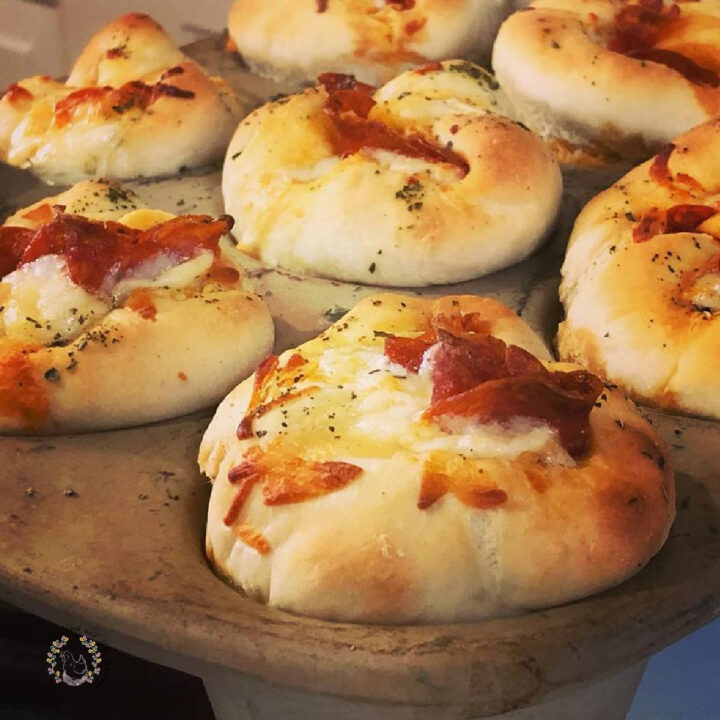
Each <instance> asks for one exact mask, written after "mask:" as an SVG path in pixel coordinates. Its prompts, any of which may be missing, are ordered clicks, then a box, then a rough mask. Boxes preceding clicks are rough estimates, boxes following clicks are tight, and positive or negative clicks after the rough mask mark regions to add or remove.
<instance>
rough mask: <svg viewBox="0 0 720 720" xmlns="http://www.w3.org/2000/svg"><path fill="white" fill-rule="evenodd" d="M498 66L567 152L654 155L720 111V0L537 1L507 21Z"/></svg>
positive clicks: (592, 156) (511, 91)
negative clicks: (664, 144)
mask: <svg viewBox="0 0 720 720" xmlns="http://www.w3.org/2000/svg"><path fill="white" fill-rule="evenodd" d="M493 67H494V68H495V72H496V74H497V77H498V80H499V81H500V84H501V85H502V88H503V90H504V91H505V92H506V93H507V95H508V97H509V98H510V100H511V102H512V103H513V106H514V108H515V111H516V113H517V117H518V118H519V119H520V120H522V121H523V122H524V123H525V124H526V125H528V126H529V127H531V128H532V129H533V130H535V131H536V132H538V133H540V134H541V135H542V136H543V137H545V138H546V139H548V140H549V141H551V143H552V144H553V146H554V148H555V149H556V151H557V152H558V154H559V156H560V158H561V159H562V160H564V161H566V162H571V163H579V164H598V163H601V164H602V163H608V162H612V161H617V160H620V159H630V160H633V159H636V160H640V159H645V158H647V157H648V156H649V155H651V154H652V153H653V152H654V151H655V150H657V148H658V147H659V146H660V145H661V144H663V143H666V142H669V141H670V140H671V139H672V138H673V137H675V136H676V135H679V134H680V133H683V132H685V131H687V130H689V129H690V128H691V127H693V126H695V125H697V124H698V123H701V122H704V121H705V120H707V119H709V118H711V117H713V116H715V115H717V114H718V112H720V74H719V73H720V2H718V0H698V1H697V2H668V1H663V0H535V1H534V2H533V3H531V5H530V7H529V8H527V9H526V10H524V11H521V12H517V13H515V14H514V15H512V16H510V18H508V20H507V21H506V22H505V23H504V24H503V26H502V28H501V29H500V32H499V34H498V38H497V42H496V43H495V47H494V50H493Z"/></svg>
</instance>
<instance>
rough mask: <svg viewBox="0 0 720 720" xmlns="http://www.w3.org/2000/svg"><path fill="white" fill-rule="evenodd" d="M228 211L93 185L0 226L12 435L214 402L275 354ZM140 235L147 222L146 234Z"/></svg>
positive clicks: (2, 418)
mask: <svg viewBox="0 0 720 720" xmlns="http://www.w3.org/2000/svg"><path fill="white" fill-rule="evenodd" d="M230 224H231V223H230V221H229V219H228V218H220V219H219V220H215V221H213V220H212V218H209V217H207V216H202V215H194V216H193V215H189V216H185V217H184V218H180V217H178V218H175V217H174V216H172V215H170V214H168V213H164V212H161V211H159V210H149V209H143V208H142V206H141V204H140V203H139V201H138V199H137V197H135V196H134V195H133V193H132V192H131V191H130V190H128V189H127V188H123V187H122V186H120V185H118V184H116V183H113V182H109V181H84V182H82V183H79V184H78V185H75V186H74V187H73V188H71V189H70V190H68V191H67V192H64V193H62V194H60V195H57V196H55V197H52V198H46V199H45V200H41V201H40V202H38V203H35V204H34V205H32V206H30V207H29V208H25V209H24V210H21V211H19V212H18V213H17V214H15V215H14V216H12V217H11V218H9V219H8V220H7V222H6V223H5V225H3V226H2V227H0V277H1V278H2V280H1V282H0V432H3V433H19V432H30V433H53V432H70V431H85V430H99V429H105V428H112V427H120V426H128V425H139V424H143V423H148V422H153V421H156V420H161V419H164V418H168V417H173V416H176V415H182V414H184V413H188V412H192V411H195V410H199V409H201V408H204V407H208V406H210V405H212V404H214V403H216V402H217V401H219V400H220V398H222V397H223V396H224V395H225V394H226V393H227V392H228V390H229V389H230V388H232V387H233V386H234V385H235V384H236V383H237V382H238V381H239V380H240V379H242V378H243V377H246V376H247V375H248V374H249V373H250V372H252V371H253V370H254V369H255V368H256V367H257V365H258V363H259V362H260V360H261V359H262V358H263V357H265V355H267V353H268V352H270V350H271V348H272V343H273V334H274V333H273V323H272V319H271V317H270V314H269V312H268V310H267V308H266V306H265V304H264V303H263V302H262V300H260V299H259V298H258V297H256V296H255V295H253V294H251V293H249V292H248V291H246V290H245V289H243V286H242V279H241V277H240V274H239V272H238V271H237V270H236V269H235V268H234V267H233V266H232V265H231V264H230V262H229V261H228V260H227V259H226V254H225V251H224V250H223V242H225V243H227V242H229V241H227V240H224V241H223V240H220V238H221V236H222V235H223V234H224V233H225V232H226V231H227V229H228V226H229V225H230ZM141 231H146V232H145V233H144V234H143V233H142V232H141Z"/></svg>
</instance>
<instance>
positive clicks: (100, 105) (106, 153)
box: [0, 13, 242, 184]
mask: <svg viewBox="0 0 720 720" xmlns="http://www.w3.org/2000/svg"><path fill="white" fill-rule="evenodd" d="M241 110H242V109H241V106H240V103H239V101H238V99H237V98H236V97H235V95H234V94H233V92H232V91H231V89H230V87H229V85H228V84H227V83H226V82H225V81H224V80H222V79H221V78H218V77H210V76H208V75H206V74H205V73H204V72H203V70H201V69H200V67H198V66H197V65H196V64H195V63H194V62H193V61H192V60H190V59H189V58H188V57H187V56H186V55H184V54H183V53H182V52H181V51H180V50H179V49H178V48H177V47H176V46H175V44H174V43H173V42H172V40H171V39H170V37H169V36H168V35H167V34H166V33H165V31H164V30H163V29H162V28H161V27H160V26H159V25H158V24H157V23H156V22H155V21H154V20H153V19H152V18H150V17H149V16H147V15H141V14H138V13H134V14H130V15H124V16H122V17H120V18H118V19H117V20H115V21H114V22H112V23H110V24H109V25H107V26H106V27H104V28H103V29H102V30H100V31H99V32H98V33H97V34H96V35H95V36H94V37H93V38H92V40H91V41H90V43H89V45H88V46H87V47H86V48H85V50H84V51H83V52H82V54H81V55H80V57H79V58H78V59H77V61H76V63H75V65H74V67H73V69H72V71H71V73H70V76H69V77H68V79H67V82H65V83H62V82H57V81H55V80H52V79H51V78H49V77H47V76H45V75H38V76H35V77H31V78H28V79H26V80H21V81H19V82H18V83H14V84H13V85H11V86H10V88H9V89H8V90H7V92H6V93H5V95H4V96H3V98H2V99H1V100H0V160H3V161H4V162H6V163H9V164H10V165H15V166H18V167H21V168H27V169H28V170H30V171H31V172H33V173H34V174H35V175H37V176H38V177H40V178H42V179H43V180H44V181H46V182H49V183H63V184H69V183H73V182H76V181H77V180H81V179H83V178H90V177H102V176H109V177H114V178H117V179H129V178H137V177H153V176H160V175H170V174H172V173H176V172H178V171H179V170H180V169H182V168H191V167H198V166H201V165H205V164H207V163H210V162H213V161H215V160H218V159H220V158H221V157H222V154H223V152H224V151H225V148H226V147H227V143H228V141H229V139H230V137H231V135H232V133H233V130H234V129H235V126H236V125H237V121H238V119H239V118H240V116H241V115H242V112H241Z"/></svg>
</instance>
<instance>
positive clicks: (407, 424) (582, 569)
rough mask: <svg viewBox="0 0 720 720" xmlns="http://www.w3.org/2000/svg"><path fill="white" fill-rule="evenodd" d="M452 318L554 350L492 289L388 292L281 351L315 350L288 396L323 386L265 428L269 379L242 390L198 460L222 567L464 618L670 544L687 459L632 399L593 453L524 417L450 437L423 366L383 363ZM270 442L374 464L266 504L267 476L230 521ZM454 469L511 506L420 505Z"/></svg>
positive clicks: (322, 609) (637, 562)
mask: <svg viewBox="0 0 720 720" xmlns="http://www.w3.org/2000/svg"><path fill="white" fill-rule="evenodd" d="M448 313H450V314H453V313H454V314H457V313H461V314H466V313H479V315H480V317H481V318H482V319H483V320H484V321H486V322H487V328H488V330H489V332H491V333H493V334H496V335H498V336H500V337H502V338H503V339H504V340H505V341H506V342H508V343H513V344H518V345H520V346H521V347H525V348H527V349H529V350H531V351H532V352H535V353H538V354H539V355H540V356H541V357H545V358H546V357H548V356H547V353H546V351H544V349H543V348H542V345H541V343H540V341H539V339H538V338H537V336H535V335H534V333H532V331H531V330H530V329H529V328H528V326H527V325H525V323H523V322H522V321H521V320H520V319H519V318H518V317H517V316H516V315H514V313H512V312H511V311H509V310H508V309H507V308H505V307H504V306H502V305H500V304H499V303H497V302H495V301H493V300H489V299H487V298H474V297H469V296H459V297H448V298H441V299H439V300H424V299H419V298H409V297H402V296H396V295H378V296H373V297H371V298H368V299H366V300H363V301H362V302H361V303H359V304H358V305H357V306H356V307H355V308H354V309H353V310H352V311H351V312H350V313H348V315H346V316H345V317H344V318H343V319H342V320H341V321H339V322H338V323H336V325H334V326H333V327H332V328H330V329H329V330H328V331H327V332H326V333H324V334H323V335H321V336H320V337H318V338H316V339H315V340H312V341H310V342H309V343H306V344H304V345H302V346H300V347H299V348H297V349H296V350H291V351H288V352H287V353H286V354H285V355H283V356H281V358H280V361H279V366H280V367H281V368H282V367H283V365H284V364H285V363H287V362H289V361H290V360H291V358H292V357H295V356H296V355H298V354H299V355H301V356H302V357H303V358H304V359H305V360H306V361H307V362H306V364H304V365H301V366H299V369H295V370H293V373H299V372H302V373H303V379H302V380H299V381H298V382H296V383H295V384H294V385H292V387H290V388H288V387H287V386H283V387H285V388H286V391H288V392H292V391H294V390H296V389H299V388H302V387H303V386H304V385H309V386H312V387H313V388H314V389H313V391H312V395H311V397H310V399H308V398H307V397H305V399H302V400H297V401H288V402H285V403H284V404H283V405H282V406H278V407H277V408H276V409H275V410H271V411H269V412H267V413H266V414H264V415H263V416H262V418H261V419H258V420H256V421H255V424H254V426H253V429H254V430H255V431H257V432H256V433H255V435H254V437H252V438H251V439H246V440H238V438H237V436H236V430H237V427H238V424H239V423H240V421H241V419H242V418H243V416H244V415H245V412H246V410H247V408H248V404H249V402H250V397H251V395H252V394H253V391H252V388H253V383H254V380H253V379H248V380H247V381H245V382H244V383H242V384H241V385H240V386H238V387H237V388H236V389H235V390H234V391H233V392H232V393H230V395H229V396H228V397H227V398H226V399H225V401H224V402H223V403H222V404H221V406H220V408H219V409H218V412H217V414H216V416H215V418H214V419H213V421H212V423H211V424H210V427H209V428H208V430H207V432H206V434H205V437H204V439H203V442H202V444H201V448H200V456H199V462H200V467H201V469H202V470H203V471H204V472H205V473H206V474H207V475H208V476H209V477H210V478H211V479H212V480H213V481H214V486H213V492H212V495H211V499H210V507H209V514H208V528H207V536H206V547H207V554H208V558H209V559H210V561H211V563H212V564H213V565H214V567H215V568H216V570H217V571H218V572H219V573H220V574H221V575H223V576H224V577H226V578H228V579H229V580H230V581H231V582H233V583H235V584H236V585H238V586H239V587H240V588H242V589H243V590H244V591H245V592H246V593H247V594H248V595H250V596H251V597H254V598H257V599H259V600H262V601H264V602H268V603H269V604H270V605H273V606H276V607H280V608H283V609H286V610H290V611H293V612H297V613H300V614H306V615H312V616H316V617H323V618H328V619H334V620H347V621H359V622H388V623H405V622H453V621H459V620H471V619H479V618H485V617H497V616H502V615H510V614H514V613H518V612H522V611H525V610H528V609H532V608H538V607H544V606H548V605H553V604H558V603H562V602H568V601H570V600H573V599H576V598H579V597H582V596H584V595H587V594H590V593H593V592H598V591H600V590H602V589H605V588H607V587H609V586H611V585H613V584H615V583H617V582H620V581H622V580H624V579H626V578H627V577H630V576H631V575H633V574H634V573H636V572H637V571H638V570H639V569H640V567H642V566H643V565H644V564H645V563H646V562H647V561H648V559H649V558H650V557H652V556H653V555H654V554H655V553H656V552H657V551H658V550H659V549H660V547H661V546H662V544H663V542H664V540H665V538H666V537H667V533H668V530H669V526H670V524H671V522H672V519H673V516H674V485H673V472H672V467H671V461H670V459H669V457H668V450H667V448H666V447H665V445H664V443H663V442H662V440H661V439H660V438H659V437H658V436H657V434H656V433H655V432H654V430H653V429H652V427H651V426H650V425H649V424H648V423H647V422H646V421H645V420H644V419H643V418H642V417H641V416H640V415H639V414H638V413H637V412H636V411H635V409H634V407H633V406H632V404H631V403H630V402H628V401H627V400H625V399H624V398H623V397H622V396H620V395H619V394H618V393H616V392H613V391H611V390H606V391H604V392H603V393H602V395H601V397H600V398H599V399H598V403H597V406H596V407H595V408H594V409H593V411H592V413H591V415H590V426H591V431H592V440H591V445H590V450H589V451H588V453H587V454H586V455H585V456H582V457H580V458H578V459H577V461H572V460H570V459H569V458H568V456H567V455H563V453H560V454H559V455H558V454H557V452H556V451H557V446H555V445H552V443H553V442H554V441H552V440H551V441H550V444H544V443H546V440H548V438H549V437H550V436H545V435H542V437H541V436H540V435H538V434H536V433H544V432H545V431H546V430H543V429H542V428H541V427H539V426H532V427H530V426H524V425H515V426H513V428H514V429H512V428H505V429H504V430H499V433H500V434H499V435H494V436H493V435H492V432H490V431H489V430H488V427H487V426H480V425H472V426H470V427H468V426H464V427H459V426H458V427H457V428H455V429H454V430H453V431H452V432H450V431H444V432H443V431H439V430H436V431H434V430H432V429H430V430H428V428H427V427H426V426H424V425H423V424H422V422H421V421H420V420H419V416H420V415H421V414H422V409H423V407H426V405H427V403H428V402H429V397H430V396H429V390H428V389H427V388H425V389H423V388H424V387H425V386H424V385H423V383H424V382H425V383H427V382H429V379H428V378H427V377H426V376H424V375H422V373H421V375H413V374H411V373H409V374H408V375H407V377H404V378H401V379H396V378H394V377H393V375H392V372H389V371H386V370H384V369H383V368H384V366H383V365H382V363H381V362H380V360H378V357H379V356H382V352H383V344H384V338H385V337H386V336H387V334H394V335H401V336H408V337H416V336H418V335H419V334H421V333H423V332H425V331H426V330H427V329H428V327H429V322H430V319H431V318H432V317H435V316H437V315H438V314H448ZM373 357H375V359H374V360H373ZM296 362H297V361H296ZM546 365H547V367H549V368H552V369H560V370H572V369H575V367H574V366H568V365H563V364H559V363H553V362H551V361H549V360H548V361H546ZM370 368H375V369H374V370H371V369H370ZM378 368H379V369H378ZM394 372H395V373H398V374H400V373H399V371H398V370H397V367H396V368H395V370H394ZM281 373H282V371H281ZM281 376H282V375H281ZM353 396H354V397H353ZM303 408H305V410H303ZM328 412H330V413H331V414H332V415H331V417H328V415H327V413H328ZM330 424H332V433H328V429H327V425H330ZM496 431H497V429H496ZM489 432H490V434H488V433H489ZM493 432H495V431H493ZM428 433H429V434H428ZM460 437H462V438H464V439H463V440H460V439H459V438H460ZM551 447H552V448H555V450H551ZM479 448H482V449H479ZM262 452H269V453H275V452H280V453H285V454H288V453H289V454H290V455H291V456H294V455H293V454H297V455H298V456H301V457H303V458H306V459H308V460H309V459H312V460H313V461H317V462H320V463H323V462H328V461H331V462H339V463H348V464H350V465H352V466H355V467H360V468H362V473H361V474H359V475H357V476H356V477H354V478H353V479H352V480H350V481H349V482H346V483H345V484H344V485H343V486H342V488H337V489H335V490H334V491H330V492H328V493H326V494H325V495H322V496H320V497H315V498H314V499H313V500H306V501H301V502H296V503H294V504H288V505H283V504H273V505H268V504H266V503H265V502H264V501H263V493H264V492H265V491H264V489H263V486H262V481H259V483H260V484H259V485H254V486H253V487H252V489H251V491H250V493H249V495H248V497H247V499H246V500H245V501H244V504H242V506H241V510H240V512H239V515H238V517H237V520H235V519H233V520H232V521H231V522H229V524H225V523H224V522H223V518H227V513H228V510H229V508H230V506H231V505H232V504H233V502H234V501H235V498H236V497H237V494H238V488H239V485H238V484H237V479H236V482H235V483H231V482H230V481H229V480H228V473H229V472H230V470H231V469H232V468H236V467H238V466H244V468H245V469H246V468H247V467H248V465H247V464H246V463H248V461H249V460H250V458H252V457H254V456H256V455H257V453H262ZM284 456H286V455H284ZM251 464H252V463H251ZM438 468H442V469H443V471H444V472H446V473H448V474H449V475H450V476H451V477H452V478H453V481H454V482H456V483H458V488H460V489H462V488H463V487H464V486H465V484H468V487H469V486H470V485H472V486H473V487H474V486H475V485H477V484H478V482H480V485H481V486H482V487H483V488H486V489H487V490H491V489H492V488H495V491H494V492H495V493H496V495H495V496H494V497H497V491H502V492H504V493H505V494H506V496H507V498H506V501H504V502H499V504H498V503H496V504H495V505H493V506H491V505H487V506H486V507H485V509H480V507H479V506H475V507H472V506H470V505H468V504H465V503H464V502H463V501H461V500H460V499H459V498H461V497H462V493H461V492H460V491H458V492H460V494H456V493H455V491H454V490H452V491H450V492H448V493H447V494H446V495H444V496H443V497H441V498H440V499H438V500H437V501H436V502H435V503H433V504H432V505H431V506H427V507H425V508H424V509H421V508H420V507H419V497H420V490H421V485H422V484H423V478H424V477H426V473H427V472H428V471H430V472H437V471H438ZM242 472H244V470H241V471H240V474H242ZM236 473H237V471H236ZM236 478H237V475H236ZM478 478H480V479H481V481H479V480H478ZM480 489H482V488H480ZM236 522H237V523H241V524H244V525H246V526H249V527H252V528H253V529H255V530H256V531H258V532H260V533H261V534H262V535H263V537H264V538H265V539H266V541H267V543H268V547H266V548H264V549H263V552H259V551H258V550H257V549H253V548H252V547H251V546H250V545H248V544H246V543H245V542H244V541H243V540H242V539H240V538H239V536H238V534H236V532H235V528H236V525H234V523H236ZM271 579H272V580H271Z"/></svg>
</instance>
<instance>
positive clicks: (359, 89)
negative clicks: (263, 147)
mask: <svg viewBox="0 0 720 720" xmlns="http://www.w3.org/2000/svg"><path fill="white" fill-rule="evenodd" d="M318 82H319V83H320V84H321V85H322V86H323V87H324V88H325V91H326V92H327V94H328V99H327V101H326V103H325V112H326V113H327V115H328V116H329V117H330V120H331V122H332V125H333V138H332V140H333V144H334V146H335V153H336V154H337V155H339V156H340V157H342V158H345V157H349V156H350V155H354V154H355V153H358V152H360V151H361V150H363V149H364V148H373V149H376V150H389V151H390V152H395V153H398V154H399V155H405V156H406V157H413V158H420V159H422V160H426V161H428V162H434V163H447V164H450V165H454V166H455V167H456V168H457V169H458V171H459V173H460V175H461V176H462V177H464V176H465V175H467V174H468V172H470V166H469V165H468V163H467V161H466V160H465V159H464V158H462V157H461V156H460V155H458V154H457V153H455V152H453V151H452V150H449V149H447V148H442V147H439V146H437V145H434V144H433V143H432V142H430V141H429V140H428V139H427V138H426V137H425V136H424V135H421V134H420V133H409V134H407V135H405V134H403V133H401V132H399V131H397V130H395V129H394V128H391V127H390V126H389V125H385V124H384V123H381V122H378V121H376V120H369V119H368V116H369V114H370V111H371V110H372V108H373V107H374V106H375V100H374V99H373V97H372V93H373V92H374V88H372V87H371V86H370V85H366V84H365V83H360V82H358V81H357V80H355V78H354V77H352V76H351V75H343V74H340V73H324V74H323V75H320V76H319V78H318Z"/></svg>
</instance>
